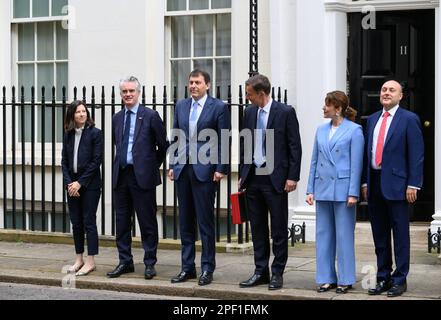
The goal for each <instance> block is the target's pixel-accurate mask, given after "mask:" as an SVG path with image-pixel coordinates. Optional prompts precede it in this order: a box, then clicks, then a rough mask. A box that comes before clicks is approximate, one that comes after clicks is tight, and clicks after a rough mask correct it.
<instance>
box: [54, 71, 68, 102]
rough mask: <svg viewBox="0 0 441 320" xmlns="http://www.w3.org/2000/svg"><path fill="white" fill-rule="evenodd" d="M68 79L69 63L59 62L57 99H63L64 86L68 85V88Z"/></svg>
mask: <svg viewBox="0 0 441 320" xmlns="http://www.w3.org/2000/svg"><path fill="white" fill-rule="evenodd" d="M67 81H68V69H67V63H57V83H56V87H57V100H58V101H61V100H62V99H63V87H66V94H67V92H68V90H67Z"/></svg>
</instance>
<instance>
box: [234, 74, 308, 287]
mask: <svg viewBox="0 0 441 320" xmlns="http://www.w3.org/2000/svg"><path fill="white" fill-rule="evenodd" d="M246 93H247V98H248V100H250V101H251V103H252V104H253V105H251V106H249V107H248V108H246V110H245V115H244V120H243V128H244V129H248V130H250V131H252V136H253V143H241V170H240V181H239V188H241V189H246V197H247V200H248V209H249V214H250V222H251V232H252V235H253V247H254V264H255V270H254V274H253V275H252V276H251V278H249V279H248V280H246V281H243V282H241V283H240V287H241V288H248V287H253V286H257V285H260V284H268V289H269V290H278V289H281V288H282V287H283V273H284V270H285V266H286V262H287V260H288V193H290V192H293V191H294V190H296V188H297V182H298V181H299V180H300V164H301V158H302V146H301V141H300V133H299V123H298V120H297V116H296V112H295V110H294V108H293V107H291V106H287V105H284V104H282V103H279V102H276V101H273V100H272V99H271V96H270V93H271V83H270V81H269V79H268V78H267V77H266V76H264V75H256V76H254V77H251V78H250V79H249V80H248V81H247V82H246ZM271 135H272V136H273V137H272V139H271ZM251 145H252V148H251ZM247 158H248V159H252V161H249V162H248V161H247V160H246V159H247ZM268 211H269V213H270V216H271V234H270V231H269V227H268V224H269V223H268ZM270 236H271V238H272V240H273V244H272V247H273V253H274V260H273V263H272V265H271V273H272V276H271V279H270V277H269V275H270V270H269V259H270V253H271V252H270V240H269V238H270Z"/></svg>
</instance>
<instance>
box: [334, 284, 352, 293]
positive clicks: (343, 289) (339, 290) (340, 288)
mask: <svg viewBox="0 0 441 320" xmlns="http://www.w3.org/2000/svg"><path fill="white" fill-rule="evenodd" d="M350 289H352V285H347V286H338V287H337V289H336V290H335V292H336V293H343V294H344V293H347V292H348V290H350Z"/></svg>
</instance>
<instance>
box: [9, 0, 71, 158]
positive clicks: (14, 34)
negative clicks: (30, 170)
mask: <svg viewBox="0 0 441 320" xmlns="http://www.w3.org/2000/svg"><path fill="white" fill-rule="evenodd" d="M11 2H12V3H11V17H12V18H11V46H12V47H11V49H12V50H11V53H12V54H11V57H12V83H13V84H14V86H15V88H16V90H15V93H16V94H15V96H16V104H17V105H20V102H21V101H20V98H21V88H20V87H19V84H18V66H19V65H25V64H29V65H34V68H35V69H34V70H35V72H34V81H33V82H34V88H35V102H36V103H39V102H40V101H39V100H38V96H39V90H41V88H38V87H37V85H38V82H37V80H38V78H37V76H38V72H37V68H38V65H39V64H48V63H51V64H53V66H54V78H53V79H54V81H53V85H54V86H56V84H57V69H56V64H57V63H66V64H67V66H68V67H67V68H68V77H69V57H68V59H57V35H56V33H57V28H56V25H55V24H56V23H62V22H63V21H68V15H67V14H66V15H62V16H51V14H52V0H49V16H46V17H35V18H34V17H30V18H14V3H13V1H11ZM32 6H33V0H31V1H30V9H29V10H30V15H32V9H33V8H32ZM43 22H52V23H53V33H54V34H53V41H54V43H53V46H54V59H53V60H38V59H37V55H38V37H37V33H38V27H37V25H38V23H43ZM24 23H32V24H34V59H33V60H28V61H19V59H18V28H19V25H20V24H24ZM67 85H68V84H67ZM27 89H28V90H30V88H27ZM66 89H67V90H66V100H67V101H68V99H69V98H68V96H69V90H68V89H69V88H68V87H66ZM61 98H62V97H57V100H56V102H57V103H61ZM26 102H27V103H29V102H30V101H26ZM45 102H46V104H50V103H51V102H52V87H50V88H46V91H45ZM57 111H58V110H57ZM16 112H17V114H16V119H17V125H16V130H17V132H16V146H17V154H18V152H21V145H22V142H21V139H19V136H20V130H21V128H20V123H18V119H19V117H20V111H19V110H18V109H17V110H16ZM39 112H40V109H39V108H38V109H37V110H35V115H36V119H35V122H36V123H35V130H36V131H35V132H33V134H34V135H35V137H36V138H35V144H36V146H35V152H36V154H37V155H36V159H35V160H36V165H39V164H41V159H40V156H39V155H38V154H39V152H41V145H42V144H44V148H45V151H46V154H47V152H51V151H52V142H51V141H48V142H44V143H43V142H42V141H39V139H38V132H39V130H40V125H39V123H38V117H39ZM47 112H50V111H49V110H47ZM56 114H57V113H56ZM56 125H57V128H56V135H57V130H59V126H63V124H59V123H57V121H56ZM55 143H56V155H57V156H56V163H57V165H59V164H60V163H61V150H62V141H57V140H56V142H55ZM25 149H26V155H27V156H26V159H25V161H26V162H30V150H31V142H28V141H25ZM46 160H47V159H46ZM46 163H47V162H46Z"/></svg>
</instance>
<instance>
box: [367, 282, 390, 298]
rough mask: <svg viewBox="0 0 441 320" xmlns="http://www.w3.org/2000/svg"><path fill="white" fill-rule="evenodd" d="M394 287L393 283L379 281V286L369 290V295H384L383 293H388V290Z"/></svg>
mask: <svg viewBox="0 0 441 320" xmlns="http://www.w3.org/2000/svg"><path fill="white" fill-rule="evenodd" d="M391 286H392V282H391V281H390V280H389V281H386V280H381V281H378V282H377V284H376V285H375V288H374V289H369V291H368V294H369V295H371V296H376V295H379V294H382V293H383V292H386V291H387V290H389V289H390V287H391Z"/></svg>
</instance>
